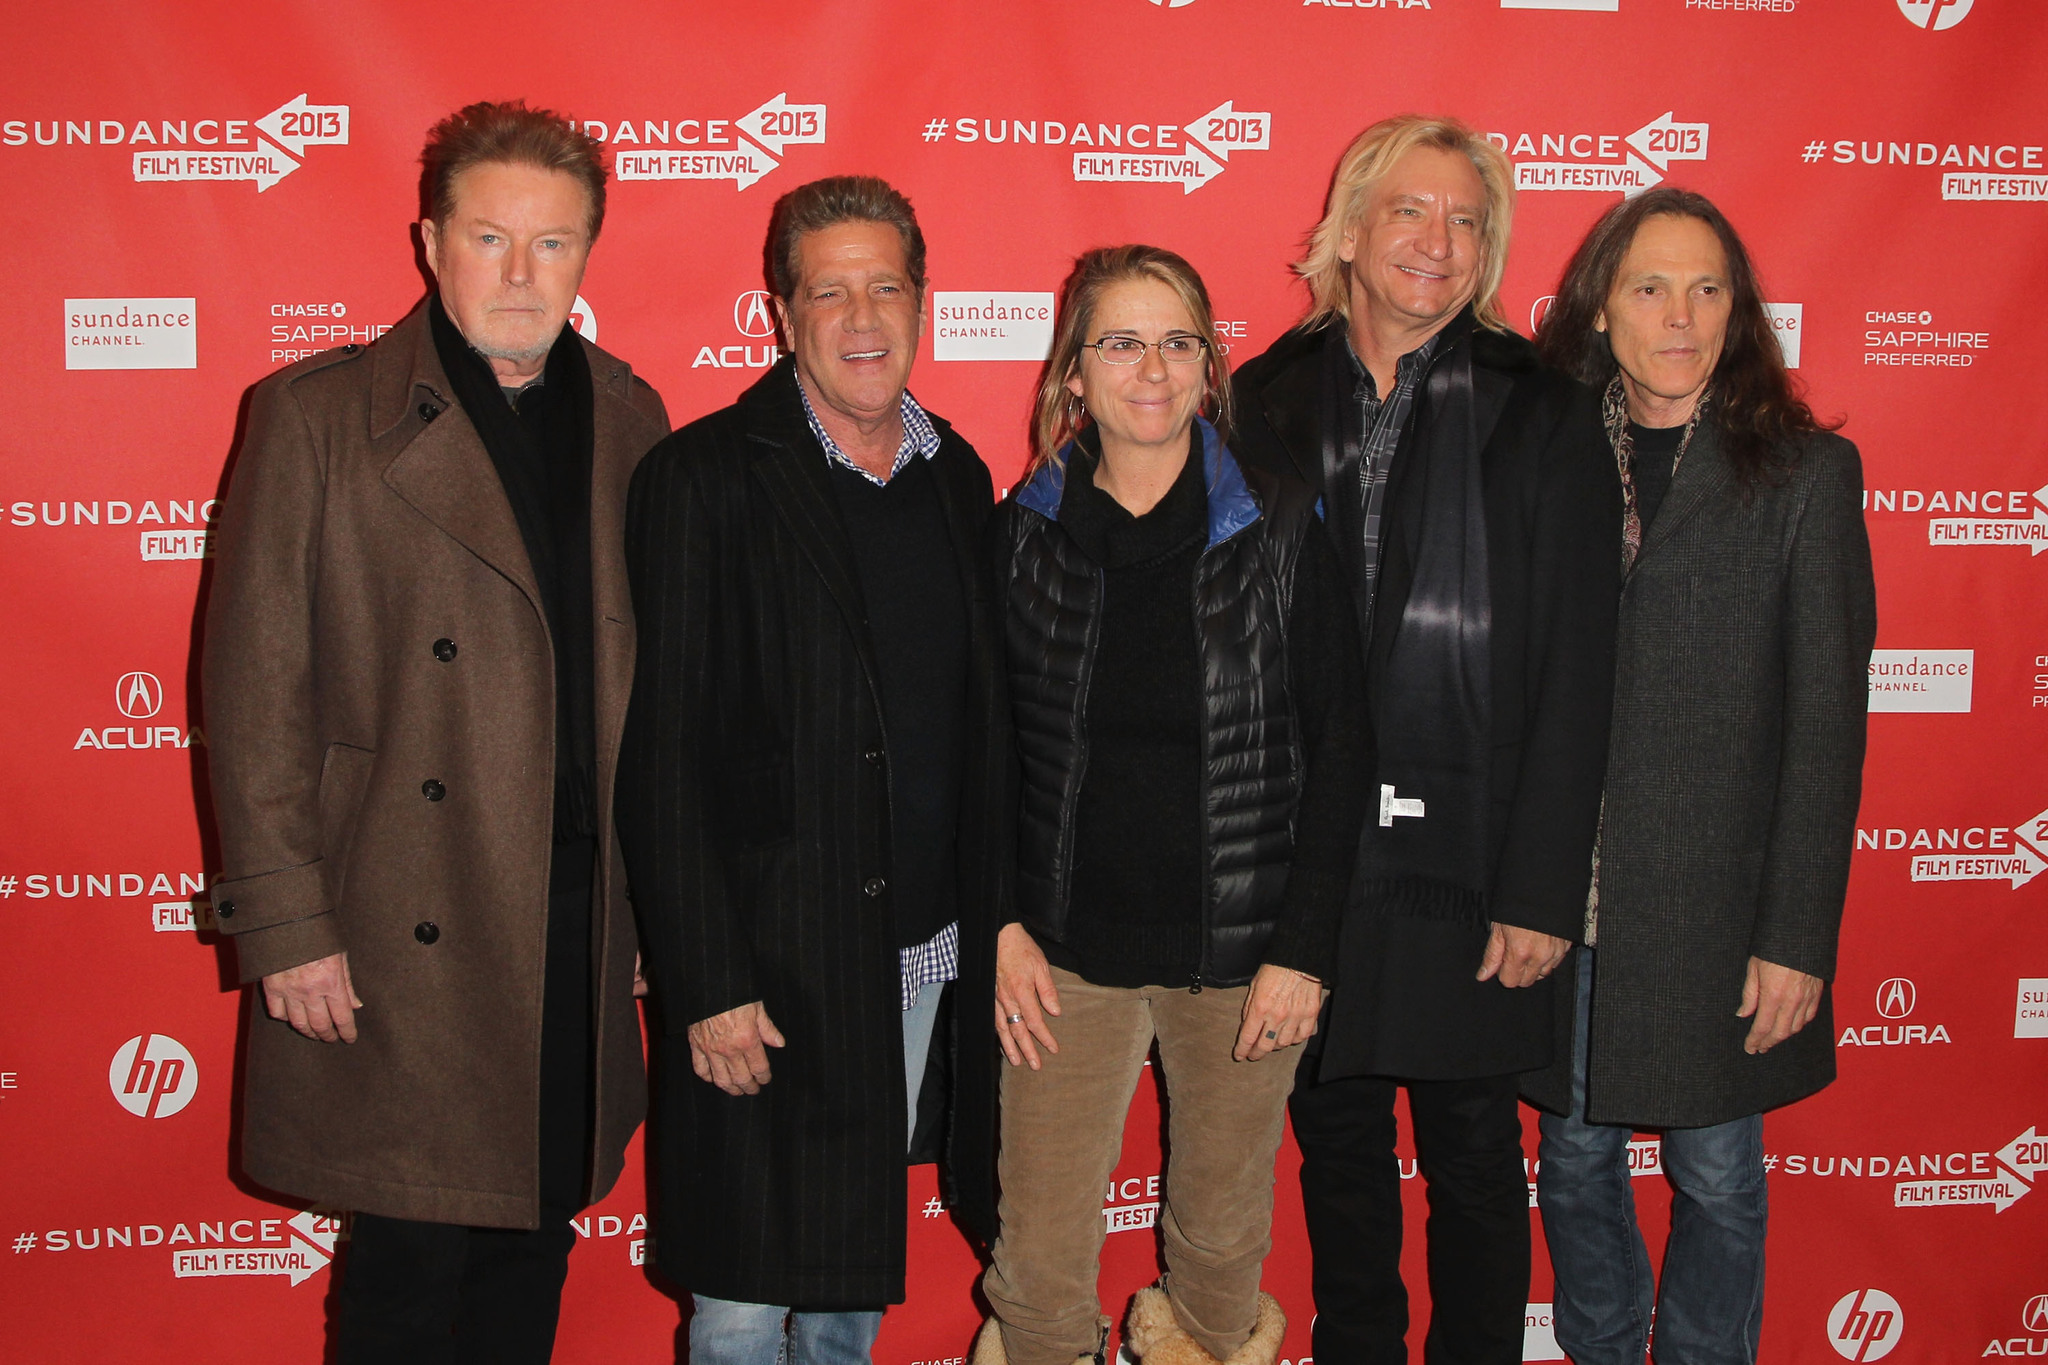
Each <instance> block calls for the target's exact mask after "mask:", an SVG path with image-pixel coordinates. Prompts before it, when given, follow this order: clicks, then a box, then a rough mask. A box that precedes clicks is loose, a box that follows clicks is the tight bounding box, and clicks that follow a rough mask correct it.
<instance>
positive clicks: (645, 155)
mask: <svg viewBox="0 0 2048 1365" xmlns="http://www.w3.org/2000/svg"><path fill="white" fill-rule="evenodd" d="M734 141H736V142H737V143H738V144H739V145H738V146H737V147H735V148H733V149H732V150H730V151H716V152H618V153H616V154H614V156H613V158H612V166H613V171H614V173H615V174H616V175H617V176H618V177H619V179H621V180H730V181H732V182H733V188H734V189H736V190H743V189H745V188H747V186H749V185H751V184H753V183H754V182H755V181H757V180H759V179H760V178H761V177H762V176H764V175H766V174H768V172H770V171H772V170H774V169H775V168H776V167H777V166H780V165H781V164H782V163H781V162H780V161H777V160H776V159H775V158H774V157H772V156H770V155H768V153H766V152H764V151H762V150H761V149H760V148H759V147H756V146H755V145H754V144H753V143H751V142H749V141H747V140H746V139H745V138H736V139H734Z"/></svg>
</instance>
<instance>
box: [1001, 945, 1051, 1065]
mask: <svg viewBox="0 0 2048 1365" xmlns="http://www.w3.org/2000/svg"><path fill="white" fill-rule="evenodd" d="M1059 1012H1060V993H1059V991H1058V990H1057V989H1056V988H1055V987H1054V986H1053V984H1052V967H1051V966H1050V965H1049V964H1048V963H1047V962H1046V960H1045V953H1044V951H1043V950H1041V949H1040V948H1039V946H1038V941H1037V940H1036V939H1034V938H1032V937H1031V931H1030V930H1028V929H1026V928H1025V927H1024V926H1023V925H1021V924H1006V925H1004V926H1003V931H1002V933H1000V934H998V935H997V936H996V1037H998V1038H1000V1039H1002V1042H1003V1055H1004V1056H1005V1057H1008V1058H1009V1059H1010V1065H1011V1066H1024V1065H1026V1064H1029V1066H1030V1067H1031V1069H1032V1070H1033V1071H1036V1070H1038V1067H1039V1061H1038V1048H1037V1047H1036V1046H1034V1045H1033V1040H1034V1039H1035V1040H1036V1041H1037V1042H1038V1043H1041V1044H1043V1045H1044V1046H1045V1050H1046V1051H1047V1052H1058V1051H1059V1050H1060V1045H1059V1043H1058V1042H1057V1041H1055V1040H1054V1038H1053V1036H1052V1028H1051V1027H1050V1026H1049V1025H1048V1024H1047V1023H1046V1022H1045V1016H1046V1015H1048V1014H1050V1015H1052V1016H1054V1017H1055V1018H1057V1017H1058V1016H1059Z"/></svg>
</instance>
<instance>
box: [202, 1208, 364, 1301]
mask: <svg viewBox="0 0 2048 1365" xmlns="http://www.w3.org/2000/svg"><path fill="white" fill-rule="evenodd" d="M286 1226H287V1227H289V1228H291V1230H292V1239H291V1243H290V1245H288V1246H281V1247H233V1246H229V1247H200V1248H197V1249H195V1250H191V1251H174V1252H172V1253H171V1274H172V1275H173V1276H175V1277H176V1278H178V1279H181V1280H190V1279H212V1278H215V1277H217V1276H222V1275H238V1276H240V1275H283V1276H285V1277H286V1278H288V1279H289V1280H290V1281H291V1282H292V1283H293V1284H294V1285H300V1284H304V1283H305V1282H306V1281H307V1280H308V1279H310V1278H312V1277H313V1276H314V1275H315V1274H317V1273H319V1272H320V1271H321V1270H323V1269H325V1268H326V1266H327V1263H328V1262H329V1261H331V1260H333V1259H334V1243H335V1241H336V1239H337V1238H338V1237H339V1236H340V1232H341V1227H340V1224H339V1222H338V1221H337V1220H336V1219H335V1217H333V1216H332V1215H323V1214H317V1213H314V1212H313V1211H312V1210H311V1209H307V1210H305V1211H304V1212H301V1213H300V1214H298V1215H297V1216H296V1217H294V1218H292V1219H290V1220H289V1221H288V1222H287V1223H286Z"/></svg>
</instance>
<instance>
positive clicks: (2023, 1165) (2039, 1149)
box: [1998, 1123, 2048, 1180]
mask: <svg viewBox="0 0 2048 1365" xmlns="http://www.w3.org/2000/svg"><path fill="white" fill-rule="evenodd" d="M1998 1159H1999V1160H2000V1161H2001V1162H2003V1163H2004V1164H2005V1165H2006V1166H2007V1167H2009V1168H2010V1169H2011V1170H2012V1171H2013V1173H2014V1174H2015V1175H2019V1176H2022V1177H2024V1178H2025V1179H2027V1180H2032V1179H2033V1178H2034V1177H2035V1176H2037V1175H2039V1174H2041V1172H2043V1171H2048V1138H2044V1137H2042V1136H2041V1135H2040V1134H2039V1133H2037V1132H2035V1131H2034V1125H2033V1124H2031V1123H2030V1124H2028V1125H2027V1131H2026V1132H2024V1133H2021V1134H2020V1135H2019V1136H2018V1137H2016V1138H2014V1139H2013V1140H2012V1141H2011V1142H2008V1143H2006V1144H2005V1146H2003V1147H2001V1148H1999V1149H1998Z"/></svg>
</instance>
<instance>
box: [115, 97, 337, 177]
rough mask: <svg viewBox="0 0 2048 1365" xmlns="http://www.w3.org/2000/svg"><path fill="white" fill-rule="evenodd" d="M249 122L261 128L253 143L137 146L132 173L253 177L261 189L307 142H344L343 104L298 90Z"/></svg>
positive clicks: (287, 169) (291, 167)
mask: <svg viewBox="0 0 2048 1365" xmlns="http://www.w3.org/2000/svg"><path fill="white" fill-rule="evenodd" d="M251 122H252V123H253V124H254V126H255V127H256V128H257V130H258V131H259V132H261V133H263V134H265V136H263V137H258V138H257V139H256V140H255V141H256V145H255V146H254V147H248V148H243V147H221V148H216V149H211V150H206V151H183V150H180V151H171V150H169V149H165V150H163V151H153V152H136V153H135V154H134V160H133V163H132V164H133V167H134V175H135V179H136V180H137V182H139V183H150V182H164V181H180V180H253V181H255V182H256V192H257V193H258V194H261V193H262V192H263V191H265V190H267V189H269V188H270V187H271V186H272V185H275V184H276V183H277V182H278V181H280V180H282V179H284V178H285V177H286V176H288V175H290V174H291V173H292V172H293V171H296V170H297V169H298V168H299V166H300V164H301V163H300V162H299V161H295V160H293V157H303V156H304V155H305V154H306V148H308V147H322V146H329V147H344V146H347V145H348V106H347V105H346V104H308V103H307V102H306V97H305V96H304V95H303V94H301V95H296V96H294V97H293V98H291V99H289V100H287V101H285V102H284V103H283V104H280V105H278V106H277V108H275V109H273V110H271V111H270V112H269V113H267V114H265V115H264V116H263V117H261V118H259V119H253V120H251ZM286 148H289V149H290V151H289V152H287V151H286Z"/></svg>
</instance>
